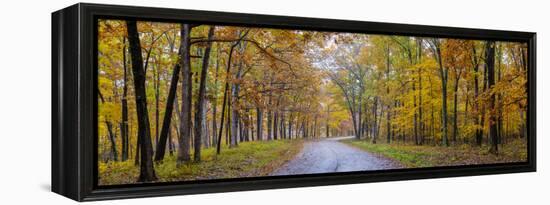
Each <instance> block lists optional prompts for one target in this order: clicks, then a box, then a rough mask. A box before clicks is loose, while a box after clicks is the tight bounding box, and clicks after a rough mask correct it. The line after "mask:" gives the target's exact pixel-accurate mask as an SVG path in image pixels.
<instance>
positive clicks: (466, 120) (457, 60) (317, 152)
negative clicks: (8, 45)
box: [52, 4, 536, 201]
mask: <svg viewBox="0 0 550 205" xmlns="http://www.w3.org/2000/svg"><path fill="white" fill-rule="evenodd" d="M535 40H536V35H535V33H531V32H516V31H496V30H485V29H466V28H450V27H437V26H421V25H405V24H393V23H374V22H360V21H343V20H330V19H313V18H299V17H286V16H269V15H256V14H238V13H225V12H210V11H194V10H180V9H165V8H145V7H132V6H114V5H98V4H76V5H73V6H71V7H68V8H65V9H62V10H59V11H56V12H54V13H53V14H52V190H53V191H54V192H56V193H59V194H61V195H64V196H67V197H69V198H71V199H74V200H78V201H89V200H103V199H117V198H131V197H146V196H164V195H178V194H195V193H209V192H228V191H240V190H254V189H271V188H285V187H299V186H318V185H332V184H346V183H364V182H378V181H391V180H410V179H422V178H434V177H454V176H471V175H484V174H501V173H515V172H531V171H535V170H536V166H535V164H536V160H535V159H536V158H535V153H536V152H535V148H536V147H535V140H536V133H535V126H536V122H535V119H536V117H535V115H536V98H535V89H536V87H535V80H536V77H535V71H536V67H535V62H536V61H535V52H536V47H535V46H536V43H535Z"/></svg>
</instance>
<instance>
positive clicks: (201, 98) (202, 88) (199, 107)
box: [193, 26, 214, 162]
mask: <svg viewBox="0 0 550 205" xmlns="http://www.w3.org/2000/svg"><path fill="white" fill-rule="evenodd" d="M213 36H214V26H210V29H209V30H208V43H207V44H206V49H205V51H204V54H203V55H204V57H203V59H202V69H201V74H200V84H199V94H198V99H197V104H196V108H195V145H194V147H195V154H194V155H193V158H194V161H195V162H200V161H201V142H202V140H203V138H205V136H204V135H205V134H206V133H204V131H205V130H204V126H205V125H206V122H205V121H206V118H205V112H204V111H205V110H204V109H206V108H205V105H206V100H205V96H206V75H208V73H207V71H208V64H209V62H210V49H211V47H212V41H211V40H212V37H213Z"/></svg>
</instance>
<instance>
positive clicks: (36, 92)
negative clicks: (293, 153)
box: [0, 0, 550, 205]
mask: <svg viewBox="0 0 550 205" xmlns="http://www.w3.org/2000/svg"><path fill="white" fill-rule="evenodd" d="M74 3H77V2H76V1H61V0H58V1H48V2H47V3H46V1H23V0H20V1H15V2H10V4H9V5H7V4H6V5H3V6H2V8H1V11H0V15H1V18H0V19H1V21H2V32H0V40H1V41H0V42H2V46H1V48H2V49H0V52H1V56H2V59H3V60H2V61H3V63H2V66H1V71H2V74H1V75H0V88H1V90H2V92H1V95H2V100H0V113H1V114H0V124H1V125H2V129H0V136H1V139H2V143H0V158H1V160H0V161H1V163H2V169H0V170H1V171H0V173H1V176H3V179H2V183H0V190H1V191H2V192H3V193H6V194H3V197H2V198H1V199H0V201H2V202H12V203H14V202H23V203H26V202H28V203H33V202H35V203H36V202H47V203H50V202H51V203H56V204H69V203H74V202H72V201H70V200H68V199H65V198H63V197H61V196H59V195H56V194H53V193H50V192H49V189H50V184H51V182H50V156H49V153H50V133H51V131H50V129H51V124H50V123H51V122H50V121H51V117H50V115H51V113H50V110H51V105H50V102H51V100H50V97H51V89H50V87H49V85H51V82H50V80H51V77H50V75H51V73H50V65H51V63H50V59H51V58H50V53H51V48H50V44H51V43H50V39H51V38H50V28H51V27H50V23H51V22H50V13H51V12H52V11H54V10H57V9H60V8H63V7H66V6H69V5H72V4H74ZM89 3H106V4H122V5H139V6H154V7H167V8H184V9H199V10H214V11H230V12H240V13H261V14H271V15H290V16H302V17H320V18H335V19H349V20H362V21H381V22H391V23H411V24H427V25H441V26H456V27H468V28H485V29H502V30H519V31H533V32H537V41H538V42H537V43H538V45H537V47H538V50H537V54H538V57H537V60H538V62H537V67H538V69H537V74H538V84H537V88H538V90H539V92H538V93H537V97H538V102H537V104H538V108H537V110H538V119H537V121H538V126H537V127H538V130H537V133H538V139H537V144H538V149H537V151H538V153H537V155H538V156H539V161H538V162H539V163H538V168H537V169H538V170H539V171H538V172H537V173H522V174H506V175H492V176H477V177H460V178H446V179H429V180H416V181H398V182H385V183H371V184H356V185H340V186H325V187H308V188H295V189H280V190H267V191H252V192H237V193H222V194H203V195H193V196H176V197H161V198H147V199H132V200H119V201H114V202H94V203H93V204H96V203H97V204H103V203H105V204H106V203H109V204H127V203H132V204H149V205H150V204H152V203H155V204H160V203H162V204H175V203H186V204H201V205H205V204H221V203H223V204H239V205H247V204H255V205H256V204H258V203H261V204H262V205H271V204H273V205H280V204H344V203H349V204H357V203H358V202H359V203H372V204H383V203H386V204H405V203H406V204H420V203H422V204H441V203H445V204H461V205H463V204H468V203H476V204H523V203H530V202H539V201H545V199H547V196H546V195H545V194H547V193H546V192H547V191H545V190H547V189H548V188H550V185H549V184H548V183H546V182H547V181H548V180H549V179H550V165H548V164H547V163H543V161H544V160H545V158H544V156H548V155H550V152H549V151H548V149H545V147H548V148H550V144H549V141H548V140H547V139H545V137H546V135H549V134H550V130H545V129H544V128H545V127H549V126H550V124H549V123H550V121H548V120H545V119H544V116H550V109H548V108H546V107H544V106H543V105H545V104H548V103H550V95H545V93H544V91H545V90H550V84H549V83H545V80H546V79H548V78H550V73H549V71H548V70H547V69H545V68H546V67H548V66H550V63H548V62H549V61H548V60H547V59H544V58H542V56H545V55H547V52H546V51H547V50H548V49H549V48H550V45H549V42H548V41H547V40H546V37H547V36H548V35H550V28H548V27H547V26H546V23H545V21H544V20H543V19H548V18H550V14H549V13H548V12H547V11H546V9H545V8H547V6H545V4H544V2H542V1H531V0H524V1H520V2H518V1H508V0H503V1H498V2H482V1H475V0H463V1H452V2H448V3H443V2H441V1H436V0H431V1H426V0H416V1H406V0H402V1H394V0H380V1H369V2H367V1H352V0H338V1H326V0H324V1H311V2H307V1H295V0H294V1H293V0H277V1H252V0H250V1H245V0H232V1H223V0H207V1H176V0H163V1H156V2H151V1H144V0H139V1H130V0H111V1H106V0H101V1H89ZM3 204H4V203H3ZM6 204H7V203H6Z"/></svg>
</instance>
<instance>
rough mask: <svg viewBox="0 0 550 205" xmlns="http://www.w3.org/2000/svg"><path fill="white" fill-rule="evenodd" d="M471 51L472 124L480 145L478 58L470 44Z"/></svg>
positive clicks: (481, 131)
mask: <svg viewBox="0 0 550 205" xmlns="http://www.w3.org/2000/svg"><path fill="white" fill-rule="evenodd" d="M472 53H473V61H474V124H475V140H476V144H477V145H478V146H481V142H482V136H483V128H482V127H481V128H480V121H479V111H480V109H479V102H478V101H479V81H478V76H479V73H478V72H479V64H478V58H477V54H476V48H475V45H474V46H472Z"/></svg>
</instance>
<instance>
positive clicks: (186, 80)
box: [177, 24, 192, 164]
mask: <svg viewBox="0 0 550 205" xmlns="http://www.w3.org/2000/svg"><path fill="white" fill-rule="evenodd" d="M190 36H191V26H190V25H189V24H182V25H181V55H180V64H181V68H182V84H181V94H182V95H181V98H182V103H181V115H180V116H181V118H180V135H181V137H180V138H179V139H178V143H179V147H178V157H177V163H178V164H182V163H185V162H188V161H190V160H191V156H190V146H191V144H190V143H191V88H192V87H191V86H192V79H191V61H190V47H191V44H190Z"/></svg>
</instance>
